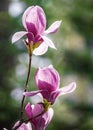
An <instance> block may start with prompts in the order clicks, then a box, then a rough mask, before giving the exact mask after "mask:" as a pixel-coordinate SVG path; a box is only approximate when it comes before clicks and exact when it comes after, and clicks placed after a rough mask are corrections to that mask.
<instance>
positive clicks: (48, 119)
mask: <svg viewBox="0 0 93 130" xmlns="http://www.w3.org/2000/svg"><path fill="white" fill-rule="evenodd" d="M53 115H54V110H53V109H52V108H49V110H48V118H47V125H48V124H49V123H50V121H51V120H52V118H53Z"/></svg>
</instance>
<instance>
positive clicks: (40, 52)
mask: <svg viewBox="0 0 93 130" xmlns="http://www.w3.org/2000/svg"><path fill="white" fill-rule="evenodd" d="M47 51H48V45H46V44H45V43H44V42H43V43H41V45H40V46H39V47H38V48H35V50H34V51H33V54H34V55H43V54H45V53H46V52H47Z"/></svg>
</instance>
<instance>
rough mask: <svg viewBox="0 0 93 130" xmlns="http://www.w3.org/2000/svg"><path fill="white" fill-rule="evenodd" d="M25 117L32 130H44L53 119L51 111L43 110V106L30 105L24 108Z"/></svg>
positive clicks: (50, 109)
mask: <svg viewBox="0 0 93 130" xmlns="http://www.w3.org/2000/svg"><path fill="white" fill-rule="evenodd" d="M25 111H26V115H27V117H28V119H29V121H30V123H31V125H32V128H33V130H45V128H46V127H47V126H48V124H49V123H50V121H51V119H52V117H53V113H54V112H53V109H52V108H49V109H48V110H47V111H45V110H44V106H43V104H42V103H41V104H35V105H30V103H28V104H27V105H26V107H25Z"/></svg>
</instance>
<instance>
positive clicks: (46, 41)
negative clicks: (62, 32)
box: [42, 36, 56, 49]
mask: <svg viewBox="0 0 93 130" xmlns="http://www.w3.org/2000/svg"><path fill="white" fill-rule="evenodd" d="M42 38H43V40H44V43H45V44H46V45H47V46H49V47H51V48H53V49H56V47H55V45H54V43H53V42H52V40H50V39H49V38H48V37H46V36H42Z"/></svg>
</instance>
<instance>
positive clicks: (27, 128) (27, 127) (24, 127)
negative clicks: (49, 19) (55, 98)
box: [13, 121, 32, 130]
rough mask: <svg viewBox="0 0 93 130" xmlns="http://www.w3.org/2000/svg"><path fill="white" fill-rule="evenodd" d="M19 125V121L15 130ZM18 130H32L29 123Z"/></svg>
mask: <svg viewBox="0 0 93 130" xmlns="http://www.w3.org/2000/svg"><path fill="white" fill-rule="evenodd" d="M18 124H19V121H17V122H16V123H15V125H14V127H13V129H14V128H15V127H16V126H18ZM17 130H32V128H31V124H30V122H29V123H27V124H26V123H23V124H22V125H21V126H20V127H19V128H17Z"/></svg>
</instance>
